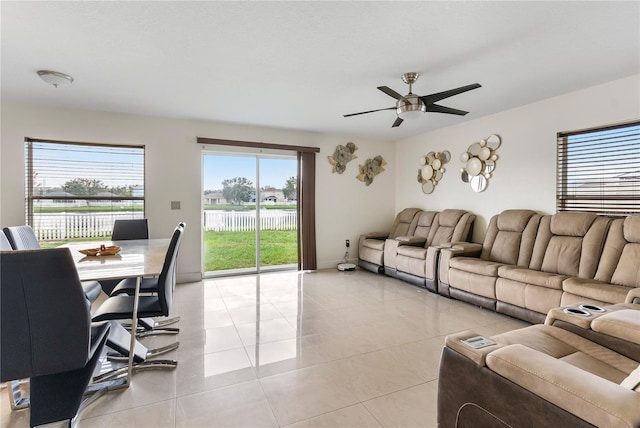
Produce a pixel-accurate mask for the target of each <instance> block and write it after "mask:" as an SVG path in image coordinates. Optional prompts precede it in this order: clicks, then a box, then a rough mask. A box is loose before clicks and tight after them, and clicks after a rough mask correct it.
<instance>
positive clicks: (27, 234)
mask: <svg viewBox="0 0 640 428" xmlns="http://www.w3.org/2000/svg"><path fill="white" fill-rule="evenodd" d="M3 230H4V233H5V234H6V236H7V239H8V241H9V244H10V245H11V248H12V249H14V250H16V251H24V250H39V249H40V243H39V242H38V237H37V236H36V234H35V232H34V231H33V229H32V228H31V226H29V225H27V224H25V225H22V226H10V227H5V228H4V229H3ZM82 288H83V290H84V293H85V295H86V296H87V299H89V301H90V302H91V303H93V302H95V301H96V300H97V299H98V297H99V296H100V293H101V292H102V287H101V286H100V283H99V282H98V281H82Z"/></svg>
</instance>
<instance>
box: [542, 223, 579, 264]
mask: <svg viewBox="0 0 640 428" xmlns="http://www.w3.org/2000/svg"><path fill="white" fill-rule="evenodd" d="M552 223H553V220H552ZM581 252H582V238H578V237H574V236H554V237H552V238H551V240H550V241H549V245H548V246H547V249H546V251H545V253H544V259H543V261H542V270H543V271H545V272H552V273H559V274H563V275H568V276H578V271H579V268H580V254H581Z"/></svg>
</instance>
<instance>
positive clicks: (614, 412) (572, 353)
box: [438, 298, 640, 428]
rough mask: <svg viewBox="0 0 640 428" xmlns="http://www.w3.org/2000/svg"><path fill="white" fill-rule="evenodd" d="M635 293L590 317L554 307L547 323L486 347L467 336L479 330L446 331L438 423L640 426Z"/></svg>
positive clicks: (639, 323)
mask: <svg viewBox="0 0 640 428" xmlns="http://www.w3.org/2000/svg"><path fill="white" fill-rule="evenodd" d="M631 300H632V298H628V299H627V301H628V302H627V303H623V304H617V305H613V306H605V307H604V308H600V309H601V310H599V311H596V312H589V314H588V315H587V316H583V315H581V316H578V315H572V314H570V313H566V312H564V311H563V310H561V309H555V310H554V311H552V312H550V313H549V316H548V317H547V319H546V321H545V324H544V325H542V324H538V325H532V326H529V327H525V328H523V329H519V330H514V331H510V332H507V333H503V334H499V335H496V336H492V337H491V339H492V340H493V341H494V342H495V344H493V345H490V346H486V347H483V348H480V349H473V348H472V347H470V346H469V345H468V344H466V343H465V342H464V340H465V339H469V338H472V337H474V336H477V333H475V332H472V331H467V332H462V333H457V334H454V335H450V336H448V337H447V338H446V341H445V343H446V344H445V348H444V349H443V352H442V358H441V361H440V374H439V379H438V426H439V427H441V428H448V427H514V426H531V427H534V426H535V427H569V426H570V427H593V426H596V427H628V428H629V427H636V428H637V427H640V334H638V332H639V331H640V305H638V304H632V303H630V301H631ZM576 309H577V308H576ZM558 322H560V323H563V324H565V325H570V326H573V327H574V330H572V331H569V330H568V329H566V328H562V326H559V325H558Z"/></svg>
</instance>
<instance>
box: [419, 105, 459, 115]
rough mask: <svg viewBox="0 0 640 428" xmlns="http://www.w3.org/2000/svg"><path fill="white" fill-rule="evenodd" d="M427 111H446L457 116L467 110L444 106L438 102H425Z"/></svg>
mask: <svg viewBox="0 0 640 428" xmlns="http://www.w3.org/2000/svg"><path fill="white" fill-rule="evenodd" d="M427 111H429V112H432V113H448V114H457V115H458V116H464V115H465V114H467V113H469V112H468V111H464V110H458V109H457V108H451V107H445V106H441V105H438V104H427Z"/></svg>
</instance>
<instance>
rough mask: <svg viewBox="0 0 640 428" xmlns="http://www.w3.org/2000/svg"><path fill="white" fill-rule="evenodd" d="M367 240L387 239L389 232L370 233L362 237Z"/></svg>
mask: <svg viewBox="0 0 640 428" xmlns="http://www.w3.org/2000/svg"><path fill="white" fill-rule="evenodd" d="M362 236H363V237H364V238H365V239H387V238H388V237H389V232H369V233H365V234H364V235H362Z"/></svg>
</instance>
